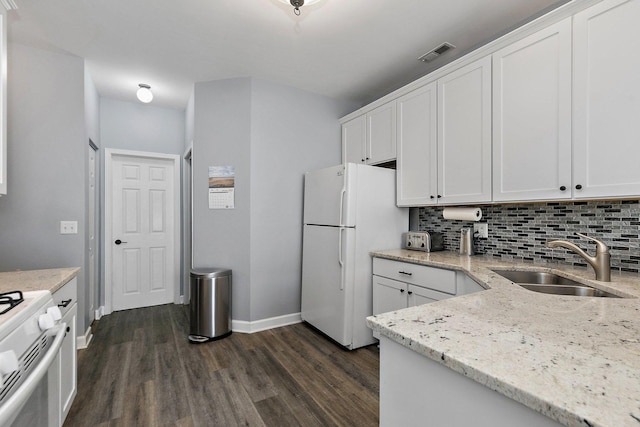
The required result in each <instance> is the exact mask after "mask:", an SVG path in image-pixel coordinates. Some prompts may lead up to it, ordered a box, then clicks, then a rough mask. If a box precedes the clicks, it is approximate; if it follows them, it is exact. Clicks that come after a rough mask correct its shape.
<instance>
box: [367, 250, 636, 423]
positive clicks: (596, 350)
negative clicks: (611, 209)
mask: <svg viewBox="0 0 640 427" xmlns="http://www.w3.org/2000/svg"><path fill="white" fill-rule="evenodd" d="M372 255H373V256H374V257H379V258H386V259H392V260H398V261H404V262H412V263H416V264H423V265H429V266H434V267H441V268H447V269H453V270H461V271H464V272H465V273H467V274H468V275H469V276H470V277H471V278H473V279H474V280H476V281H477V282H478V283H480V284H481V285H482V286H484V287H485V288H486V290H485V291H481V292H476V293H473V294H469V295H464V296H460V297H456V298H451V299H447V300H442V301H438V302H435V303H431V304H426V305H422V306H418V307H411V308H407V309H404V310H399V311H395V312H390V313H384V314H380V315H377V316H371V317H369V318H368V319H367V323H368V324H369V326H370V327H371V328H372V329H374V330H376V331H378V332H380V333H381V334H382V335H384V336H386V337H388V338H390V339H392V340H393V341H396V342H398V343H399V344H401V345H404V346H406V347H408V348H410V349H412V350H414V351H416V352H418V353H420V354H422V355H424V356H426V357H428V358H430V359H433V360H434V361H437V362H438V363H441V364H444V365H446V366H448V367H449V368H451V369H453V370H455V371H457V372H459V373H461V374H463V375H465V376H467V377H469V378H471V379H473V380H475V381H477V382H479V383H481V384H483V385H485V386H487V387H489V388H491V389H493V390H495V391H497V392H499V393H502V394H503V395H505V396H507V397H510V398H512V399H514V400H516V401H518V402H520V403H523V404H525V405H527V406H529V407H530V408H532V409H534V410H536V411H538V412H541V413H543V414H545V415H547V416H549V417H551V418H553V419H555V420H557V421H559V422H560V423H563V424H565V425H568V426H612V427H613V426H615V427H621V426H634V427H640V276H638V275H635V274H628V273H612V277H611V280H612V281H611V282H607V283H605V282H600V281H596V280H594V279H593V278H594V276H595V275H594V273H593V269H591V268H578V267H571V266H566V265H553V264H535V263H525V262H510V261H500V260H497V259H495V258H488V257H483V256H472V257H467V256H459V255H458V254H457V253H454V252H447V251H445V252H433V253H421V252H415V251H407V250H390V251H380V252H373V253H372ZM491 269H496V270H498V269H502V270H516V269H517V270H526V269H529V270H537V271H540V270H542V271H551V272H554V273H556V274H559V275H561V276H565V277H569V278H572V279H577V280H578V281H581V282H584V283H586V284H589V285H591V286H594V287H596V288H600V289H603V290H606V291H609V292H611V293H614V294H617V295H619V296H623V297H625V298H588V297H574V296H557V295H547V294H541V293H536V292H532V291H528V290H526V289H524V288H521V287H520V286H517V285H515V284H514V283H512V282H511V281H509V280H508V279H505V278H503V277H502V276H499V275H498V274H496V273H495V272H493V271H491Z"/></svg>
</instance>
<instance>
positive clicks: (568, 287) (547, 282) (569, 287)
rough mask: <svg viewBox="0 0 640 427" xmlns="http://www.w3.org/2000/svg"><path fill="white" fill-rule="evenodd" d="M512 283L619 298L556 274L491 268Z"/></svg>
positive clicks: (536, 289) (553, 291) (555, 291)
mask: <svg viewBox="0 0 640 427" xmlns="http://www.w3.org/2000/svg"><path fill="white" fill-rule="evenodd" d="M493 271H494V272H495V273H498V274H499V275H500V276H502V277H504V278H506V279H509V280H511V281H512V282H513V283H515V284H517V285H519V286H522V287H523V288H525V289H528V290H530V291H534V292H542V293H545V294H553V295H574V296H581V297H610V298H620V297H619V296H618V295H614V294H612V293H610V292H606V291H603V290H600V289H596V288H594V287H591V286H589V285H585V284H583V283H580V282H576V281H575V280H571V279H567V278H566V277H562V276H558V275H557V274H553V273H547V272H544V271H522V270H520V271H502V270H493Z"/></svg>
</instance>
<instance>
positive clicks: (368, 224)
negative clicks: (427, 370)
mask: <svg viewBox="0 0 640 427" xmlns="http://www.w3.org/2000/svg"><path fill="white" fill-rule="evenodd" d="M303 222H304V233H303V245H302V309H301V315H302V320H304V321H306V322H308V323H309V324H311V325H313V326H314V327H316V328H317V329H319V330H320V331H322V332H323V333H325V334H326V335H328V336H329V337H331V338H332V339H333V340H335V341H337V342H338V343H340V344H341V345H343V346H345V347H347V348H348V349H355V348H358V347H362V346H365V345H369V344H373V343H374V342H375V339H374V338H373V334H372V331H371V330H370V329H369V328H368V327H367V325H366V320H365V319H366V317H367V316H370V315H371V314H372V306H373V296H372V295H373V289H372V277H371V266H372V259H371V256H370V255H369V252H370V251H372V250H381V249H389V248H398V247H400V245H401V240H402V233H403V232H406V231H407V229H408V226H409V210H408V209H407V208H398V207H396V171H395V170H392V169H385V168H380V167H375V166H367V165H360V164H355V163H347V164H343V165H339V166H333V167H330V168H326V169H321V170H317V171H313V172H307V173H306V174H305V178H304V221H303Z"/></svg>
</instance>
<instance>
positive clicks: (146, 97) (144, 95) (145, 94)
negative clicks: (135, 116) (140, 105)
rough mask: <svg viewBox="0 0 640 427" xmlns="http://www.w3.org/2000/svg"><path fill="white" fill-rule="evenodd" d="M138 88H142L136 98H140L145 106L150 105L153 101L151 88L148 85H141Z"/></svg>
mask: <svg viewBox="0 0 640 427" xmlns="http://www.w3.org/2000/svg"><path fill="white" fill-rule="evenodd" d="M138 86H139V87H140V88H139V89H138V92H136V96H137V97H138V99H139V100H140V102H144V103H145V104H148V103H150V102H151V100H153V93H152V92H151V86H149V85H146V84H144V83H140V84H139V85H138Z"/></svg>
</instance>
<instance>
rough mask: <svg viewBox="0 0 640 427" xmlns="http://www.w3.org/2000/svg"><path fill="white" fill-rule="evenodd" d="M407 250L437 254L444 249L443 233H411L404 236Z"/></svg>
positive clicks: (403, 239)
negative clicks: (436, 252)
mask: <svg viewBox="0 0 640 427" xmlns="http://www.w3.org/2000/svg"><path fill="white" fill-rule="evenodd" d="M402 241H403V244H404V248H405V249H411V250H413V251H423V252H435V251H441V250H443V249H444V242H443V238H442V233H430V232H428V231H409V232H408V233H403V234H402Z"/></svg>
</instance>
